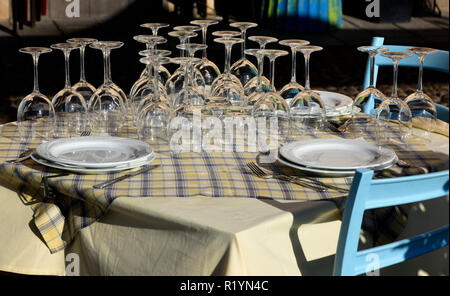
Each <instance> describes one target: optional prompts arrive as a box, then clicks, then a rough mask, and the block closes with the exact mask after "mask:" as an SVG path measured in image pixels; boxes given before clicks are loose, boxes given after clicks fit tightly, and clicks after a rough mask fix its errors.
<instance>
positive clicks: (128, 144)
mask: <svg viewBox="0 0 450 296" xmlns="http://www.w3.org/2000/svg"><path fill="white" fill-rule="evenodd" d="M36 153H37V154H38V155H39V156H40V157H41V158H44V159H46V160H48V161H50V162H53V163H58V164H64V165H71V166H78V167H83V168H93V169H100V168H111V167H115V166H124V165H129V166H134V163H141V162H147V161H149V160H151V159H153V158H154V152H153V149H152V147H151V146H150V145H149V144H147V143H144V142H142V141H138V140H134V139H127V138H117V137H79V138H68V139H59V140H56V141H52V142H48V143H44V144H42V145H40V146H39V147H38V148H37V149H36Z"/></svg>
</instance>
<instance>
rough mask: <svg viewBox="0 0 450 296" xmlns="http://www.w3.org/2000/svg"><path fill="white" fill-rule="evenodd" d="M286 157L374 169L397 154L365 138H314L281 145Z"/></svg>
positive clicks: (313, 163) (317, 165)
mask: <svg viewBox="0 0 450 296" xmlns="http://www.w3.org/2000/svg"><path fill="white" fill-rule="evenodd" d="M280 154H281V156H282V157H283V158H285V159H286V160H288V161H290V162H292V163H294V164H297V165H301V166H304V167H308V168H315V169H325V170H346V171H349V170H357V169H362V168H367V169H372V168H376V167H382V166H384V165H387V164H390V163H392V162H393V161H394V160H395V159H396V158H397V155H396V154H395V152H394V151H393V150H391V149H388V148H385V147H378V146H377V145H375V144H372V143H368V142H365V141H364V140H361V139H356V140H355V139H313V140H304V141H297V142H292V143H289V144H287V145H285V146H283V147H282V148H281V149H280Z"/></svg>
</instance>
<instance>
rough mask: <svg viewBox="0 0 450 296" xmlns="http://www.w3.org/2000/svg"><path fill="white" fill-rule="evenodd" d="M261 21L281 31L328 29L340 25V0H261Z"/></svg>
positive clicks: (341, 20) (318, 30) (319, 30)
mask: <svg viewBox="0 0 450 296" xmlns="http://www.w3.org/2000/svg"><path fill="white" fill-rule="evenodd" d="M261 21H262V23H263V25H266V26H269V27H274V28H276V29H277V30H282V31H290V32H321V31H330V30H333V29H336V28H339V27H341V26H342V23H343V19H342V0H263V1H262V6H261Z"/></svg>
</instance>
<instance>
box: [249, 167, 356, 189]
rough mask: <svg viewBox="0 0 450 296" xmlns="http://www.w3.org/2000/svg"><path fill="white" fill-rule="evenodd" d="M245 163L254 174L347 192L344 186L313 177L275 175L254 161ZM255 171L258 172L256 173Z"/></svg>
mask: <svg viewBox="0 0 450 296" xmlns="http://www.w3.org/2000/svg"><path fill="white" fill-rule="evenodd" d="M247 165H248V167H249V168H250V169H251V170H252V172H254V173H255V175H261V176H262V175H263V174H264V175H266V176H271V177H273V178H274V177H279V176H282V177H283V178H285V179H286V178H289V179H292V180H296V181H299V182H301V183H303V184H308V185H310V186H313V187H316V188H323V189H325V188H326V189H331V190H334V191H338V192H341V193H348V190H347V189H345V188H341V187H338V186H334V185H331V184H326V183H323V182H321V181H319V180H316V179H314V178H309V177H305V178H303V179H300V178H299V177H294V176H287V175H283V174H276V175H274V174H270V173H268V172H265V171H263V169H261V168H260V167H259V166H258V165H257V164H255V163H254V162H250V163H248V164H247ZM252 168H253V169H252ZM256 172H258V174H256ZM310 182H313V183H314V184H311V183H310Z"/></svg>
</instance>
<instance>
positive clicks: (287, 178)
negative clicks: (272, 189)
mask: <svg viewBox="0 0 450 296" xmlns="http://www.w3.org/2000/svg"><path fill="white" fill-rule="evenodd" d="M247 166H248V167H249V168H250V170H251V171H252V172H253V173H254V174H255V175H256V176H257V177H259V178H261V179H279V180H283V181H287V182H291V183H295V184H297V185H300V186H303V187H306V188H310V189H313V190H317V191H319V192H325V191H327V190H328V189H327V188H324V187H319V186H316V185H313V184H310V183H307V182H302V181H301V180H300V179H298V178H293V177H290V176H287V175H282V174H268V173H266V172H264V171H263V170H262V169H261V168H259V167H258V166H257V165H256V164H255V163H253V162H249V163H247Z"/></svg>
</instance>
